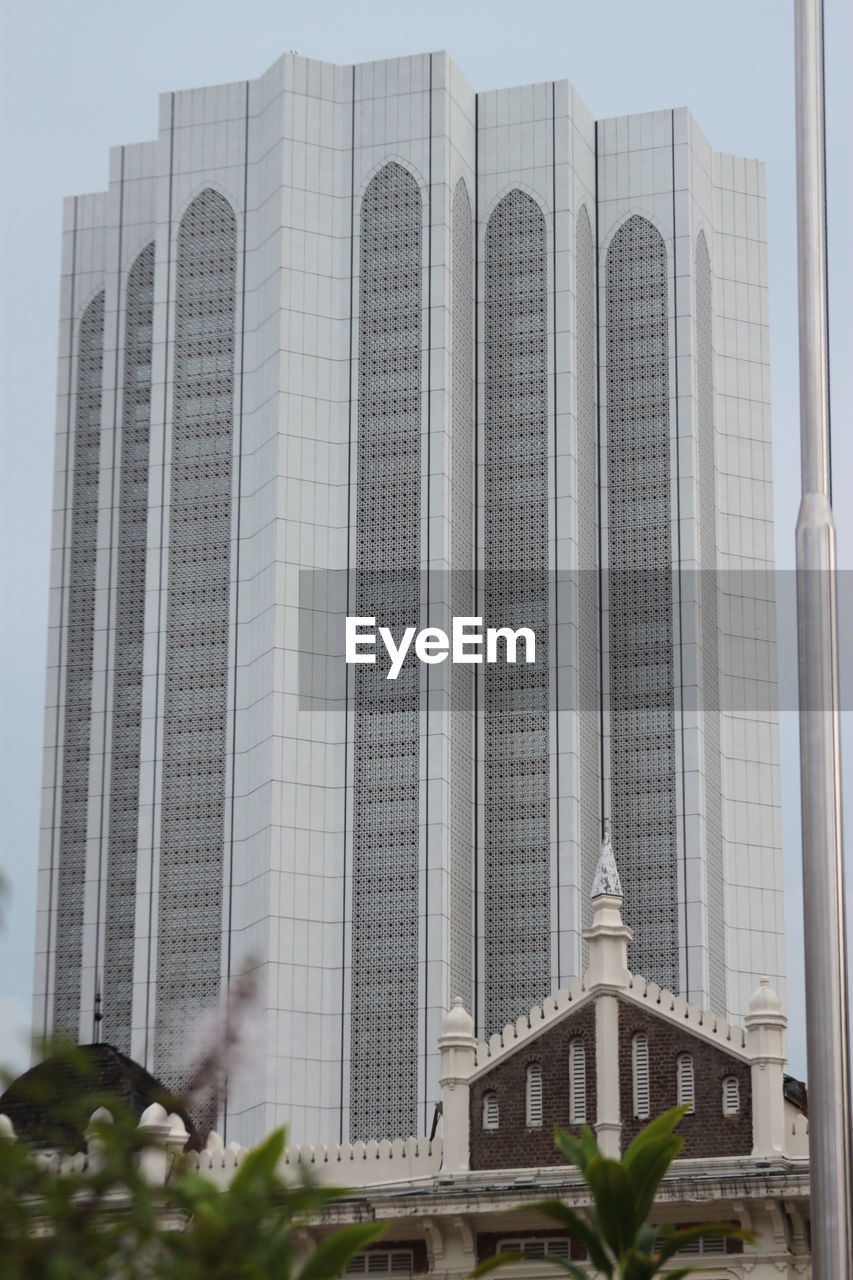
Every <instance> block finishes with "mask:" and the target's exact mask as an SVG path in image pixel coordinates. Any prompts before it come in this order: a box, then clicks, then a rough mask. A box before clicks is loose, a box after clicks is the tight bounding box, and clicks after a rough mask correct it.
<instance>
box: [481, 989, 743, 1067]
mask: <svg viewBox="0 0 853 1280" xmlns="http://www.w3.org/2000/svg"><path fill="white" fill-rule="evenodd" d="M606 995H612V996H617V997H618V998H619V999H620V1000H624V1001H625V1002H626V1003H628V1004H633V1005H636V1006H637V1007H638V1008H641V1009H644V1010H645V1011H646V1012H647V1013H651V1014H653V1015H654V1016H655V1017H659V1018H661V1019H662V1020H663V1021H665V1022H669V1023H671V1024H672V1025H673V1026H677V1027H679V1028H680V1029H681V1030H684V1031H688V1032H690V1033H691V1034H692V1035H695V1036H697V1037H698V1038H699V1039H700V1040H704V1041H705V1042H706V1043H707V1044H709V1045H713V1046H714V1047H715V1048H717V1049H723V1050H725V1051H726V1052H727V1053H731V1054H732V1055H733V1056H734V1057H737V1058H739V1059H741V1060H742V1061H744V1062H748V1061H749V1054H748V1053H747V1050H746V1032H745V1031H744V1029H743V1027H740V1026H738V1025H737V1024H733V1023H729V1022H727V1021H726V1020H725V1018H722V1017H719V1016H718V1015H717V1014H715V1013H711V1012H710V1011H709V1010H707V1009H701V1008H699V1006H698V1005H694V1004H689V1003H688V1002H687V1001H686V1000H684V999H682V997H681V996H676V995H673V993H672V992H671V991H667V990H666V988H661V987H659V986H658V985H657V984H656V983H654V982H649V981H648V979H647V978H643V977H641V976H640V975H639V974H633V973H629V974H628V983H627V985H626V986H624V987H622V986H613V985H610V984H609V983H608V984H605V983H590V980H589V975H588V974H584V976H583V978H575V979H574V980H573V981H572V982H571V983H570V985H569V986H568V987H561V988H560V990H559V991H557V992H555V993H554V995H552V996H548V997H547V998H546V999H545V1000H543V1001H542V1004H541V1005H539V1004H535V1005H534V1006H533V1007H532V1009H530V1011H529V1012H528V1013H526V1014H522V1015H521V1017H520V1018H517V1019H516V1021H515V1022H510V1023H507V1025H506V1026H505V1027H504V1029H503V1031H499V1032H496V1033H495V1034H494V1035H492V1036H490V1037H489V1040H488V1042H485V1041H478V1042H477V1048H476V1063H477V1065H476V1068H475V1070H474V1071H473V1073H472V1074H471V1077H470V1078H471V1081H472V1082H473V1081H475V1080H477V1079H478V1078H479V1077H480V1076H481V1075H484V1074H485V1073H486V1072H487V1071H490V1070H491V1069H492V1067H494V1066H496V1065H497V1064H498V1063H499V1062H503V1061H505V1060H506V1059H507V1058H508V1057H510V1056H511V1055H512V1054H514V1053H515V1052H516V1051H517V1050H518V1049H520V1048H522V1047H524V1046H526V1045H530V1044H531V1043H532V1042H533V1041H535V1040H536V1039H537V1038H538V1037H539V1036H541V1035H542V1034H543V1033H544V1032H546V1031H549V1030H550V1029H551V1028H552V1027H555V1026H557V1025H558V1024H559V1023H561V1022H565V1021H566V1020H567V1019H568V1018H571V1017H573V1016H574V1014H576V1013H577V1012H579V1010H581V1009H583V1008H584V1007H585V1006H586V1005H588V1004H589V1003H590V1001H593V1000H596V999H597V998H598V997H599V996H606Z"/></svg>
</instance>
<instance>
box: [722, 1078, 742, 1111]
mask: <svg viewBox="0 0 853 1280" xmlns="http://www.w3.org/2000/svg"><path fill="white" fill-rule="evenodd" d="M723 1115H724V1116H737V1115H740V1081H739V1080H738V1078H737V1076H726V1078H725V1080H724V1081H723Z"/></svg>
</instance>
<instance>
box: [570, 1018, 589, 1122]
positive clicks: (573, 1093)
mask: <svg viewBox="0 0 853 1280" xmlns="http://www.w3.org/2000/svg"><path fill="white" fill-rule="evenodd" d="M569 1120H570V1123H571V1124H586V1047H585V1045H584V1042H583V1040H581V1038H580V1037H579V1036H576V1037H575V1039H574V1040H572V1041H570V1043H569Z"/></svg>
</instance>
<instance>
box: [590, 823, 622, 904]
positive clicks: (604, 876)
mask: <svg viewBox="0 0 853 1280" xmlns="http://www.w3.org/2000/svg"><path fill="white" fill-rule="evenodd" d="M604 894H607V895H608V896H609V897H611V898H621V897H622V881H621V880H620V879H619V871H618V869H617V867H616V859H615V858H614V856H613V844H612V842H611V839H610V823H609V822H606V821H605V823H604V838H603V839H602V841H601V853H600V854H599V857H598V866H597V867H596V868H595V878H594V879H593V882H592V893H591V894H590V897H591V898H593V899H595V898H600V897H602V895H604Z"/></svg>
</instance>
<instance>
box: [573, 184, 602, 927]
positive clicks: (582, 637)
mask: <svg viewBox="0 0 853 1280" xmlns="http://www.w3.org/2000/svg"><path fill="white" fill-rule="evenodd" d="M576 263H577V275H576V280H577V285H576V289H577V293H576V304H575V324H576V330H577V334H576V342H577V467H578V471H577V502H578V530H577V535H578V575H577V582H578V676H579V684H580V691H579V699H578V703H579V712H580V720H579V741H578V781H579V797H578V798H579V801H580V862H581V866H580V874H581V883H580V889H581V901H582V902H584V903H586V902H587V900H588V898H589V894H590V891H591V889H592V882H593V878H594V876H595V868H596V865H597V860H598V852H599V846H600V837H601V769H600V759H601V752H600V747H599V743H600V738H599V723H600V722H599V709H598V708H599V649H600V646H599V638H598V623H599V604H598V595H599V592H598V466H597V452H598V431H597V419H596V399H597V396H596V382H597V378H598V356H597V353H596V307H595V287H596V286H595V276H596V270H595V244H594V242H593V237H592V227H591V225H590V221H589V214H588V213H587V211H586V208H582V209H581V210H580V213H579V214H578V219H577V229H576ZM583 923H586V921H585V920H584V921H583Z"/></svg>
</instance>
